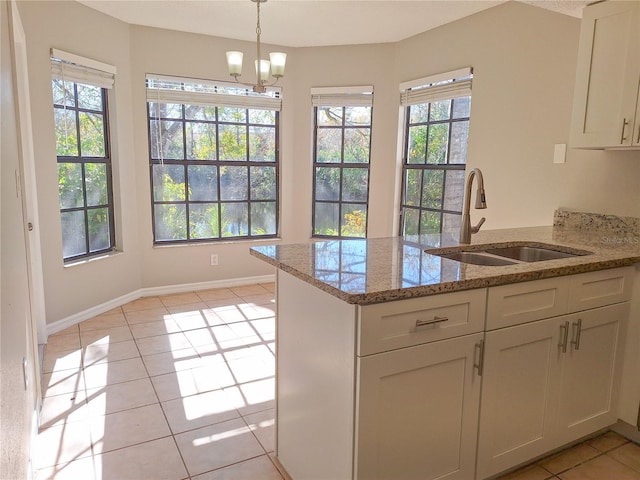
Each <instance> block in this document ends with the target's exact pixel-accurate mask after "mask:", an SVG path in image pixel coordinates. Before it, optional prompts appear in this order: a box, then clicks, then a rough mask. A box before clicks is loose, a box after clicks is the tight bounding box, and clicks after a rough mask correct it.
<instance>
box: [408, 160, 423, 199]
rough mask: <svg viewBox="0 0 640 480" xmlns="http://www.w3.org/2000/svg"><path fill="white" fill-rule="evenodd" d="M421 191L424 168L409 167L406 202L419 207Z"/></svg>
mask: <svg viewBox="0 0 640 480" xmlns="http://www.w3.org/2000/svg"><path fill="white" fill-rule="evenodd" d="M421 191H422V170H419V169H416V168H412V169H407V170H406V175H405V185H404V204H405V205H413V206H416V207H419V206H420V192H421Z"/></svg>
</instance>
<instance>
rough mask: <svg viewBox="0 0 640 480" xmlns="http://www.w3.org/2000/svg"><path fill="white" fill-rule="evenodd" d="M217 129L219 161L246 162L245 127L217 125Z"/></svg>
mask: <svg viewBox="0 0 640 480" xmlns="http://www.w3.org/2000/svg"><path fill="white" fill-rule="evenodd" d="M219 110H222V109H219ZM218 129H219V132H218V135H219V142H220V160H223V161H228V160H246V159H247V127H245V126H244V125H219V126H218Z"/></svg>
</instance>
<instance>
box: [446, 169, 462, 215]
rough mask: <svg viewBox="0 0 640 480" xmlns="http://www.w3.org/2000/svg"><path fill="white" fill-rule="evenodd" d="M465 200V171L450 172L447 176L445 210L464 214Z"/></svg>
mask: <svg viewBox="0 0 640 480" xmlns="http://www.w3.org/2000/svg"><path fill="white" fill-rule="evenodd" d="M463 198H464V170H449V171H447V172H446V176H445V188H444V205H443V208H444V209H445V210H453V211H456V212H462V201H463Z"/></svg>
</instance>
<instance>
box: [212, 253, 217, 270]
mask: <svg viewBox="0 0 640 480" xmlns="http://www.w3.org/2000/svg"><path fill="white" fill-rule="evenodd" d="M216 265H218V254H217V253H213V254H211V266H212V267H215V266H216Z"/></svg>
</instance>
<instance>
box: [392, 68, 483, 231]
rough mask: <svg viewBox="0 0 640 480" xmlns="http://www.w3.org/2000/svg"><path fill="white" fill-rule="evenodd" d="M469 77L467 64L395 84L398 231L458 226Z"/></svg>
mask: <svg viewBox="0 0 640 480" xmlns="http://www.w3.org/2000/svg"><path fill="white" fill-rule="evenodd" d="M471 79H472V71H471V69H464V70H460V71H457V72H451V73H446V74H442V75H438V76H435V77H430V78H428V79H421V80H417V81H414V82H409V83H407V84H404V85H403V86H401V90H402V97H401V104H402V105H403V106H404V107H405V121H406V124H405V137H404V155H403V168H402V199H401V209H402V210H401V222H400V234H401V235H421V234H424V233H442V232H444V233H453V232H458V231H459V230H460V223H461V218H462V202H463V198H464V175H465V166H466V161H467V137H468V135H469V115H470V110H471Z"/></svg>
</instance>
